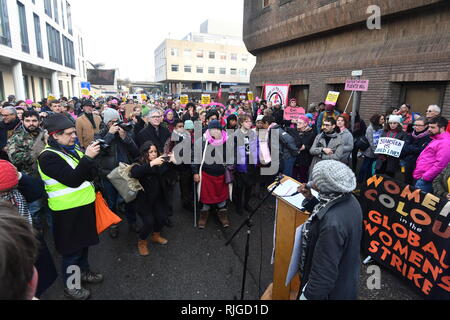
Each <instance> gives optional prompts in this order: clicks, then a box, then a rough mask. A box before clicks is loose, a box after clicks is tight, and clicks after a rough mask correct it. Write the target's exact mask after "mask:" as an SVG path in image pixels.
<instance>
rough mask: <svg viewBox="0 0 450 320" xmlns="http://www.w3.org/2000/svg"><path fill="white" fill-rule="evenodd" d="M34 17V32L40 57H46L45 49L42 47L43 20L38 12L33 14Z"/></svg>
mask: <svg viewBox="0 0 450 320" xmlns="http://www.w3.org/2000/svg"><path fill="white" fill-rule="evenodd" d="M33 18H34V34H35V36H36V50H37V55H38V57H39V58H44V50H43V47H42V34H41V20H40V19H39V16H38V15H37V14H33Z"/></svg>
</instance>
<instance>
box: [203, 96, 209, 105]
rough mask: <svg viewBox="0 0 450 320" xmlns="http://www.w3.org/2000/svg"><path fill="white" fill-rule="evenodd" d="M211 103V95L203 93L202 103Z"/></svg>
mask: <svg viewBox="0 0 450 320" xmlns="http://www.w3.org/2000/svg"><path fill="white" fill-rule="evenodd" d="M210 103H211V95H209V94H202V104H203V105H208V104H210Z"/></svg>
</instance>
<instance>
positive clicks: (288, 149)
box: [269, 125, 299, 160]
mask: <svg viewBox="0 0 450 320" xmlns="http://www.w3.org/2000/svg"><path fill="white" fill-rule="evenodd" d="M274 130H278V135H279V144H278V145H279V148H280V150H279V151H280V160H286V159H289V158H292V157H297V156H298V154H299V150H298V149H297V146H296V144H295V140H294V138H293V137H292V136H291V135H290V134H289V133H287V132H286V131H284V130H283V129H282V128H281V127H280V126H279V125H277V126H275V127H273V128H272V129H271V130H270V134H269V147H270V148H272V134H273V131H274ZM270 151H271V152H272V149H271V150H270Z"/></svg>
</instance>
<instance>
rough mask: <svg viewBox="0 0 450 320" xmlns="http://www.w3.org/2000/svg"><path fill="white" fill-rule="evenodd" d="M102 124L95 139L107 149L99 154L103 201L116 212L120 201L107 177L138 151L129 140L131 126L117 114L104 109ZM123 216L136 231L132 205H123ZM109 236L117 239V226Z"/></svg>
mask: <svg viewBox="0 0 450 320" xmlns="http://www.w3.org/2000/svg"><path fill="white" fill-rule="evenodd" d="M103 122H104V123H105V124H106V127H105V128H104V129H103V130H101V131H100V133H99V134H98V135H97V136H96V138H98V139H103V140H104V143H105V145H106V146H108V147H106V148H104V150H102V152H101V153H100V156H99V174H100V178H101V181H102V187H103V193H104V197H105V200H106V201H107V202H108V206H109V208H110V209H111V210H112V211H115V212H117V211H116V205H118V202H119V201H121V200H122V199H121V197H120V195H119V193H118V192H117V190H116V188H114V186H113V185H112V183H111V182H110V181H109V179H108V178H107V176H108V175H109V174H110V173H111V171H113V170H114V169H115V168H117V167H118V166H119V164H120V163H121V162H122V163H126V164H131V163H133V160H134V159H136V158H137V157H139V149H138V147H137V146H136V144H135V143H134V141H133V139H132V138H131V131H132V130H133V128H132V126H131V125H127V124H124V123H122V122H121V121H120V115H119V112H117V111H116V110H114V109H106V110H105V111H104V113H103ZM105 145H104V146H105ZM125 215H126V216H127V219H128V223H129V225H130V230H133V231H136V230H137V229H136V214H135V212H134V209H133V205H131V204H125ZM109 235H110V236H111V238H113V239H115V238H117V237H118V235H119V226H118V225H115V226H112V227H111V228H110V229H109Z"/></svg>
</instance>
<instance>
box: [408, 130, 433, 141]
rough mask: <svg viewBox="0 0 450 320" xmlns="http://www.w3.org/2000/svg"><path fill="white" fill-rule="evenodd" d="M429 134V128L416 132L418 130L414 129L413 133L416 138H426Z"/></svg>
mask: <svg viewBox="0 0 450 320" xmlns="http://www.w3.org/2000/svg"><path fill="white" fill-rule="evenodd" d="M429 135H430V133H429V132H428V130H425V131H423V132H416V130H414V131H413V133H412V136H413V138H414V139H416V140H418V139H422V138H425V137H427V136H429Z"/></svg>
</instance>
